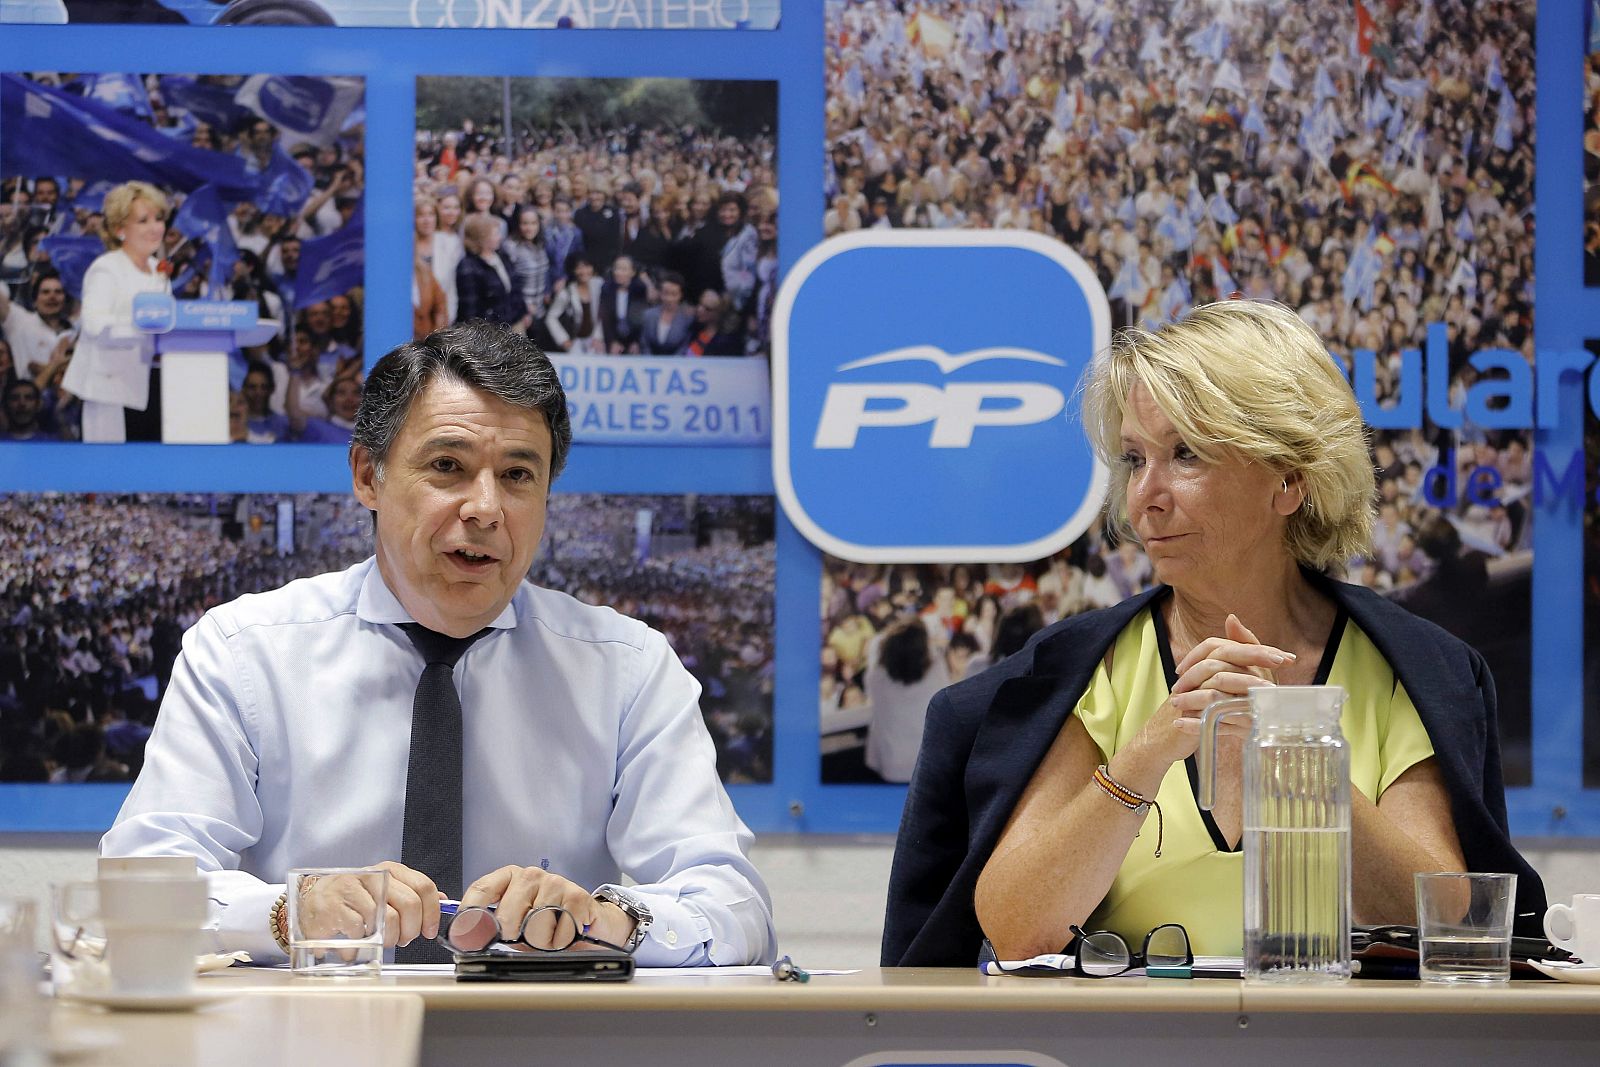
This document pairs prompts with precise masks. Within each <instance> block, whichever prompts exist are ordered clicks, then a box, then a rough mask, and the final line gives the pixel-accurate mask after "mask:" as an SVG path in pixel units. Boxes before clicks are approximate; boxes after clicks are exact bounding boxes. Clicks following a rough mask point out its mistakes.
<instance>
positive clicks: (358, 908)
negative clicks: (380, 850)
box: [287, 867, 389, 978]
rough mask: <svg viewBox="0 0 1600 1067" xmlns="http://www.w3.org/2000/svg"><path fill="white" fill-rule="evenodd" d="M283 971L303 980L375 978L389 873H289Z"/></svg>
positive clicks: (341, 869) (332, 869) (320, 869)
mask: <svg viewBox="0 0 1600 1067" xmlns="http://www.w3.org/2000/svg"><path fill="white" fill-rule="evenodd" d="M287 892H288V894H289V968H290V970H292V971H293V972H294V973H295V975H297V976H299V977H303V978H376V977H378V976H379V974H381V973H382V971H383V923H384V913H385V911H386V910H387V906H388V905H387V898H388V894H389V872H388V871H384V870H378V869H376V868H371V867H302V868H297V869H295V870H292V871H290V872H289V883H288V888H287Z"/></svg>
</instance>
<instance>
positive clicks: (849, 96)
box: [840, 63, 867, 106]
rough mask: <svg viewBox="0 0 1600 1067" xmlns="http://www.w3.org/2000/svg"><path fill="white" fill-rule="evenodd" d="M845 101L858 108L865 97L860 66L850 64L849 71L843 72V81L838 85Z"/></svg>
mask: <svg viewBox="0 0 1600 1067" xmlns="http://www.w3.org/2000/svg"><path fill="white" fill-rule="evenodd" d="M840 88H841V89H842V90H843V92H844V97H845V99H846V100H848V101H850V102H851V103H852V104H855V105H857V106H860V104H861V102H862V101H863V100H865V99H866V96H867V83H866V79H864V78H863V77H862V76H861V64H860V63H852V64H850V69H849V70H847V71H845V72H844V81H843V82H842V83H841V84H840Z"/></svg>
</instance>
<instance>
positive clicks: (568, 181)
mask: <svg viewBox="0 0 1600 1067" xmlns="http://www.w3.org/2000/svg"><path fill="white" fill-rule="evenodd" d="M776 126H777V83H776V82H765V81H690V80H685V79H664V78H633V79H581V78H420V79H418V84H417V155H416V175H415V203H416V212H415V237H416V261H415V263H414V264H413V268H414V269H413V285H412V308H413V329H414V332H415V333H416V334H418V335H421V334H425V333H426V332H428V331H429V330H431V329H435V328H437V327H438V326H441V325H444V324H446V323H449V322H455V321H460V320H465V319H474V318H485V319H492V320H495V321H500V322H507V323H511V324H512V325H514V326H515V327H516V328H518V329H520V330H523V331H525V332H526V333H527V334H528V335H529V336H530V337H532V338H533V339H534V340H535V341H537V342H538V343H539V345H540V347H542V348H544V349H545V350H546V351H547V352H549V353H550V354H551V355H552V356H553V357H555V358H556V361H557V363H558V365H559V366H560V367H561V372H562V383H563V385H564V386H565V387H566V389H567V394H568V401H569V404H570V405H571V407H572V423H573V431H574V434H575V436H576V438H577V440H579V441H599V442H610V443H633V442H641V443H653V444H659V443H684V444H759V443H764V442H765V441H766V440H768V439H769V434H770V430H769V420H768V417H767V416H768V411H769V399H768V395H767V394H768V376H767V367H766V363H767V361H766V359H765V358H764V357H765V356H767V355H768V354H769V353H770V348H771V340H770V338H771V319H772V306H773V299H774V297H775V295H776V291H777V283H778V190H777V184H776V174H777V138H776ZM508 130H509V135H508V134H507V131H508Z"/></svg>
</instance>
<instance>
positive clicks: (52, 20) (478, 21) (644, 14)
mask: <svg viewBox="0 0 1600 1067" xmlns="http://www.w3.org/2000/svg"><path fill="white" fill-rule="evenodd" d="M780 11H781V0H377V2H374V0H0V24H3V23H7V22H14V23H24V22H31V23H44V24H51V25H60V24H63V23H75V24H83V23H140V22H145V23H158V24H188V25H191V26H405V27H412V28H418V29H462V28H464V29H523V30H770V29H775V28H776V27H777V25H778V16H779V13H780Z"/></svg>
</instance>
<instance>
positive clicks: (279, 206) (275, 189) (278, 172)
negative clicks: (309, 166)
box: [255, 144, 316, 219]
mask: <svg viewBox="0 0 1600 1067" xmlns="http://www.w3.org/2000/svg"><path fill="white" fill-rule="evenodd" d="M261 177H262V180H263V181H264V182H265V183H266V190H265V192H263V193H262V194H261V195H260V196H258V197H256V201H255V203H256V207H257V208H259V209H260V210H261V213H262V214H264V215H281V216H283V217H284V218H286V219H292V218H294V217H295V216H296V215H298V214H299V213H300V209H301V208H302V207H304V206H305V202H306V200H308V199H309V198H310V196H311V190H312V189H314V188H315V187H316V180H315V179H314V178H312V177H311V174H310V172H309V171H307V170H306V169H305V168H304V167H302V166H301V165H300V164H298V163H296V162H295V161H294V160H293V159H292V158H290V156H289V153H287V152H285V151H284V150H283V145H281V144H277V145H273V147H272V162H270V163H268V164H267V169H266V171H265V172H263V173H262V175H261Z"/></svg>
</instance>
